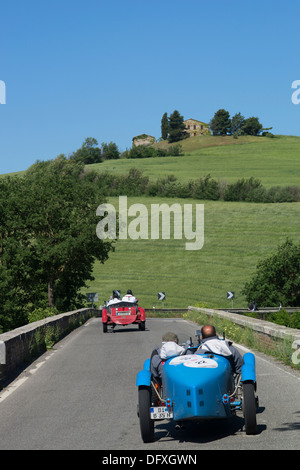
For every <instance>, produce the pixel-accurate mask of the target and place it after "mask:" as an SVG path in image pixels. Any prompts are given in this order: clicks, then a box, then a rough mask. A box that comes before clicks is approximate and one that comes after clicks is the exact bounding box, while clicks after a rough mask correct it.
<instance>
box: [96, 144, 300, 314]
mask: <svg viewBox="0 0 300 470" xmlns="http://www.w3.org/2000/svg"><path fill="white" fill-rule="evenodd" d="M157 145H166V144H165V143H159V144H157ZM182 145H183V148H184V150H185V152H186V153H185V155H184V156H182V157H161V158H149V159H136V160H126V159H121V160H115V161H106V162H104V163H102V164H99V165H93V167H94V168H95V169H98V170H101V171H102V170H105V171H109V172H114V173H116V174H122V173H126V172H128V171H129V169H130V168H133V167H134V168H138V169H140V170H141V171H143V173H144V175H147V176H149V177H150V178H151V179H157V178H158V177H160V176H164V175H168V174H173V175H176V176H177V178H178V179H179V180H180V181H188V180H190V179H195V178H197V177H199V176H204V175H206V174H208V173H210V174H211V176H212V177H214V178H219V179H222V180H226V181H227V182H231V181H236V180H237V179H238V178H242V177H245V178H248V177H251V176H254V177H256V178H259V179H260V180H261V181H262V183H263V184H264V186H266V187H270V186H277V185H278V186H285V185H297V186H299V185H300V138H299V137H287V136H278V137H277V138H274V139H269V138H262V137H243V138H242V137H241V138H239V139H233V138H232V137H224V138H222V137H221V138H219V137H212V136H207V137H199V138H194V139H188V140H186V141H183V142H182ZM109 202H111V203H112V204H113V205H114V206H115V208H116V209H117V208H118V198H111V199H110V200H109ZM136 202H139V203H143V204H145V205H146V206H147V207H148V213H149V214H150V206H151V204H153V203H155V202H156V203H163V202H164V203H167V204H169V205H170V206H171V205H172V204H173V203H174V202H176V203H179V204H181V206H182V207H183V204H187V203H190V204H193V205H194V206H195V204H196V203H204V208H205V224H204V228H205V234H204V247H203V248H202V249H201V250H199V251H186V250H185V248H184V240H174V239H172V237H171V239H170V240H130V239H129V240H118V241H117V242H116V251H115V253H113V254H111V256H110V259H109V260H108V261H107V262H106V263H105V264H104V265H98V264H96V266H95V270H94V274H95V277H96V279H95V281H94V282H93V283H91V285H90V287H89V289H88V291H91V292H98V293H99V300H100V301H101V302H102V301H103V300H105V299H107V298H108V297H109V295H111V293H112V291H113V289H121V291H122V292H125V291H126V290H127V289H129V288H130V289H132V290H133V292H134V293H135V294H136V295H137V297H138V298H139V299H140V303H141V305H144V306H145V307H148V308H149V307H150V308H151V307H152V306H153V304H155V305H156V306H157V307H159V306H161V302H159V301H158V300H157V293H158V292H159V291H165V292H166V300H165V303H164V305H165V307H186V306H187V305H194V304H195V303H197V302H203V303H205V304H207V305H209V306H211V307H226V306H227V307H231V301H228V300H227V298H226V293H227V291H229V290H230V291H234V292H235V300H234V306H239V307H246V301H245V298H244V297H243V296H242V295H241V290H242V288H243V286H244V284H245V282H246V281H248V280H249V278H250V277H251V274H252V273H253V272H254V271H255V268H256V264H257V262H258V261H259V260H261V259H262V258H263V257H265V256H268V255H270V254H271V253H272V252H273V251H275V250H276V249H277V246H278V245H279V244H280V243H282V242H283V241H284V240H285V239H286V237H287V236H288V237H290V238H291V239H292V240H293V241H294V242H296V243H299V242H300V233H299V211H300V204H299V203H284V204H252V203H232V202H223V201H215V202H213V201H196V200H193V201H192V200H187V199H184V200H180V199H165V198H164V199H157V198H146V197H145V198H128V206H129V205H131V204H133V203H136Z"/></svg>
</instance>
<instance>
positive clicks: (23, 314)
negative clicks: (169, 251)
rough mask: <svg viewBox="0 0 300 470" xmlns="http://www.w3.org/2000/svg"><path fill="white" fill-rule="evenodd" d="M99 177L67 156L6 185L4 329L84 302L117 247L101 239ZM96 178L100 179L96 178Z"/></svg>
mask: <svg viewBox="0 0 300 470" xmlns="http://www.w3.org/2000/svg"><path fill="white" fill-rule="evenodd" d="M92 176H93V175H92V172H87V173H85V172H84V164H83V163H78V162H74V160H67V159H66V157H62V156H61V157H59V158H57V159H56V160H51V161H48V162H37V163H36V164H35V165H33V166H32V167H30V168H29V170H27V172H26V174H25V176H23V177H16V178H15V179H14V180H5V179H4V181H1V182H0V184H1V186H2V188H1V189H3V191H1V203H0V211H1V216H2V218H1V225H0V241H1V246H0V288H1V289H0V302H1V313H0V325H2V328H3V329H4V330H7V329H11V328H15V327H16V326H21V324H24V323H26V319H27V317H28V313H29V311H30V309H31V310H32V309H34V308H38V307H46V306H47V305H48V306H50V307H51V308H53V307H56V308H57V309H58V310H59V311H66V310H69V309H72V308H77V307H78V306H81V305H82V295H81V294H80V290H81V289H82V288H83V287H85V286H86V282H87V281H88V280H92V279H93V277H92V271H93V265H94V262H95V261H96V260H98V261H100V262H102V263H103V262H105V260H106V259H107V258H108V254H109V252H110V250H111V249H112V248H113V246H112V243H111V242H107V241H103V240H99V238H98V237H97V235H96V225H97V222H98V220H97V217H96V209H97V207H98V205H99V204H100V203H102V202H103V200H102V201H99V195H98V193H97V187H96V184H95V183H94V182H93V178H92ZM94 177H95V178H96V175H94Z"/></svg>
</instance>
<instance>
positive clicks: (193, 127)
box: [183, 119, 210, 137]
mask: <svg viewBox="0 0 300 470" xmlns="http://www.w3.org/2000/svg"><path fill="white" fill-rule="evenodd" d="M183 123H184V124H185V131H186V132H187V133H188V134H189V135H190V137H196V136H198V135H210V130H209V124H206V123H205V122H202V121H197V120H196V119H187V120H186V121H183Z"/></svg>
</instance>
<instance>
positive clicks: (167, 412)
mask: <svg viewBox="0 0 300 470" xmlns="http://www.w3.org/2000/svg"><path fill="white" fill-rule="evenodd" d="M150 417H151V419H170V418H173V410H172V408H166V407H165V406H152V407H151V408H150Z"/></svg>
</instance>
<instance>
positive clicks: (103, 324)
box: [102, 323, 107, 333]
mask: <svg viewBox="0 0 300 470" xmlns="http://www.w3.org/2000/svg"><path fill="white" fill-rule="evenodd" d="M102 326H103V333H107V323H102Z"/></svg>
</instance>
